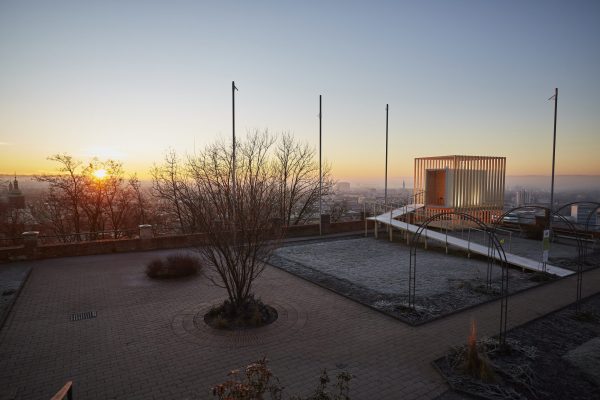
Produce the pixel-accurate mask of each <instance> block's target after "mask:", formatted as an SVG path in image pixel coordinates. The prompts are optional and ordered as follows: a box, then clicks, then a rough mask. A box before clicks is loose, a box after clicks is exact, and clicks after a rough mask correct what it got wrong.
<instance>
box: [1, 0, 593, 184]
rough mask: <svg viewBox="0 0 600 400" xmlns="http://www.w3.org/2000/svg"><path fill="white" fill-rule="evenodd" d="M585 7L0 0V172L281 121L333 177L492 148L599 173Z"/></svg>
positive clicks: (377, 173)
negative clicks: (57, 157)
mask: <svg viewBox="0 0 600 400" xmlns="http://www.w3.org/2000/svg"><path fill="white" fill-rule="evenodd" d="M599 20H600V2H598V1H577V0H575V1H541V0H540V1H523V0H520V1H459V0H457V1H441V0H440V1H429V0H424V1H412V2H403V1H390V2H387V1H362V2H354V1H252V2H249V1H236V2H233V1H218V2H214V1H212V2H202V1H178V0H174V1H163V2H159V1H149V0H146V1H130V0H120V1H110V0H104V1H97V2H96V1H84V2H82V1H61V0H54V1H37V2H36V1H27V0H18V1H11V0H0V173H13V172H16V173H17V174H34V173H42V172H51V171H52V170H53V168H54V164H53V163H52V162H50V161H47V160H46V158H47V157H48V156H50V155H53V154H56V153H68V154H70V155H72V156H74V157H76V158H80V159H82V160H84V161H85V160H87V159H89V158H90V157H93V156H98V157H100V158H107V157H110V158H113V159H118V160H120V161H122V162H123V163H124V166H125V169H126V170H127V171H128V172H137V173H138V174H139V175H141V176H142V177H146V176H148V171H149V169H150V168H151V166H152V164H153V163H155V162H160V160H161V158H162V157H163V155H164V153H165V152H166V151H167V150H168V149H169V148H172V149H175V150H176V151H178V152H179V153H181V154H185V153H191V152H193V151H194V149H201V148H202V147H204V146H205V145H206V144H208V143H211V142H213V141H215V140H217V139H219V138H224V139H229V138H230V137H231V82H232V81H235V82H236V86H237V87H238V88H239V91H238V92H236V129H237V133H238V135H243V134H244V132H247V131H252V130H255V129H259V130H264V129H268V130H269V131H270V132H271V133H272V134H274V135H277V134H280V133H281V132H284V131H288V132H292V133H293V134H294V135H295V136H296V137H297V138H298V139H299V140H301V141H306V142H308V143H309V144H310V145H312V146H314V147H315V149H316V148H317V146H318V134H319V131H318V126H319V125H318V122H319V121H318V112H319V111H318V106H319V95H322V96H323V141H322V151H323V157H324V158H325V159H326V160H327V161H328V162H329V163H330V164H331V165H332V167H333V173H334V176H335V177H336V178H337V179H339V180H349V181H355V182H365V181H369V182H375V183H377V182H379V181H381V182H383V177H384V159H385V106H386V104H389V160H390V161H389V176H390V181H391V185H392V186H393V185H394V183H395V184H400V182H401V180H402V179H407V178H408V177H410V176H412V174H413V159H414V158H415V157H423V156H435V155H447V154H469V155H490V156H505V157H507V174H509V175H549V174H550V168H551V160H552V131H553V116H554V103H553V101H549V100H548V98H550V97H551V96H552V95H553V94H554V88H559V101H558V128H557V152H556V173H557V174H563V175H565V174H566V175H571V174H578V175H600V157H599V154H600V135H599V133H600V132H599V129H600V76H599V73H600V46H599V43H600V24H599V23H598V21H599Z"/></svg>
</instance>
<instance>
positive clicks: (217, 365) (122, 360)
mask: <svg viewBox="0 0 600 400" xmlns="http://www.w3.org/2000/svg"><path fill="white" fill-rule="evenodd" d="M165 253H166V252H146V253H129V254H119V255H103V256H92V257H77V258H65V259H53V260H44V261H37V262H31V263H24V264H28V265H31V266H32V267H33V271H32V273H31V276H30V277H29V280H28V282H27V284H26V285H25V287H24V289H23V291H22V292H21V296H20V297H19V299H18V300H17V302H16V303H15V305H14V307H13V310H12V312H11V314H10V316H9V318H8V320H7V321H6V324H5V326H4V328H3V329H2V331H0V399H48V398H50V396H51V395H52V394H53V393H54V392H55V391H57V390H58V389H59V388H60V387H61V386H62V385H63V384H64V383H65V382H66V381H67V380H73V381H74V382H75V385H74V392H75V398H76V399H78V400H79V399H138V398H139V399H151V398H157V399H165V398H169V399H209V398H212V397H211V396H210V395H209V392H208V391H209V388H210V387H211V386H212V385H214V384H216V383H219V382H222V381H223V380H225V378H226V373H227V371H229V370H231V369H233V368H237V367H240V366H243V365H246V364H247V363H248V362H250V361H253V360H255V359H257V358H259V357H262V356H263V355H266V356H267V357H268V358H269V359H270V360H271V367H272V370H273V371H274V372H275V373H276V375H278V376H279V377H280V379H281V382H282V384H283V385H284V386H286V387H287V393H289V394H303V395H305V394H308V393H309V391H310V390H311V388H313V387H315V386H316V383H317V381H318V376H319V373H320V369H321V368H324V367H326V368H328V369H335V368H337V367H340V368H346V369H348V370H350V371H351V372H352V373H353V374H355V375H356V378H355V379H354V380H352V382H351V388H352V389H351V393H352V398H353V399H374V398H377V399H416V398H419V399H420V398H433V397H435V396H437V395H439V394H440V393H442V392H443V391H445V390H446V389H447V386H446V385H445V383H444V382H443V381H442V379H441V377H440V376H439V375H438V374H437V373H436V371H435V370H434V369H433V368H432V367H431V364H430V363H431V361H432V360H434V359H436V358H438V357H440V356H442V355H443V354H444V353H445V352H446V351H447V350H448V347H449V346H450V345H458V344H462V343H464V342H465V340H466V337H467V335H468V329H469V322H470V320H471V318H475V319H476V320H477V322H478V326H479V331H480V332H481V334H482V335H492V334H495V333H496V330H497V328H498V324H499V321H498V313H499V307H500V306H499V303H498V302H494V303H488V304H485V305H482V306H479V307H477V308H474V309H471V310H468V311H465V312H462V313H459V314H456V315H453V316H450V317H447V318H444V319H440V320H437V321H434V322H432V323H429V324H426V325H424V326H420V327H410V326H408V325H406V324H404V323H402V322H399V321H397V320H395V319H392V318H389V317H387V316H385V315H383V314H381V313H378V312H376V311H373V310H371V309H369V308H367V307H364V306H362V305H360V304H358V303H355V302H353V301H351V300H348V299H346V298H344V297H341V296H339V295H336V294H334V293H332V292H330V291H328V290H326V289H323V288H321V287H318V286H315V285H313V284H311V283H308V282H306V281H304V280H302V279H300V278H297V277H295V276H293V275H290V274H288V273H286V272H283V271H280V270H277V269H275V268H268V269H267V270H265V273H264V275H263V276H262V277H261V278H260V279H259V280H258V281H257V284H256V290H255V291H256V293H257V294H258V295H260V296H261V297H262V298H263V300H265V301H266V302H267V303H270V304H273V305H274V306H275V307H276V308H277V309H278V311H279V315H280V318H279V319H278V321H277V322H275V323H274V324H272V325H271V326H269V327H266V328H261V329H260V330H254V331H248V332H236V333H229V334H224V333H221V332H215V331H213V330H211V329H207V328H206V327H205V326H203V324H202V322H201V321H200V322H199V321H195V320H194V316H195V315H196V314H197V313H198V312H202V311H203V310H205V309H207V308H208V307H209V306H210V304H212V303H216V302H218V301H219V300H220V299H222V298H223V297H224V292H223V291H222V289H218V288H215V287H212V286H209V284H208V282H207V280H206V278H203V277H197V278H192V279H188V280H183V281H166V282H164V281H163V282H156V281H150V280H148V279H147V278H146V276H145V275H144V273H143V270H144V265H145V263H146V262H147V261H148V260H150V259H151V258H153V257H156V256H157V255H160V254H165ZM1 267H2V266H0V268H1ZM599 291H600V270H594V271H590V272H588V273H586V275H585V276H584V295H589V294H592V293H596V292H599ZM574 295H575V279H574V277H569V278H565V279H564V280H561V281H559V282H556V283H552V284H548V285H544V286H542V287H538V288H535V289H532V290H530V291H528V292H525V293H521V294H518V295H515V296H513V297H511V299H510V301H509V307H510V314H509V324H510V326H515V325H519V324H522V323H524V322H526V321H528V320H531V319H533V318H536V317H538V316H541V315H544V314H546V313H548V312H550V311H552V310H555V309H557V308H560V307H563V306H565V305H567V304H569V303H571V302H572V301H573V299H574ZM85 311H97V318H95V319H90V320H83V321H77V322H71V321H70V315H71V313H74V312H85ZM195 322H197V324H195Z"/></svg>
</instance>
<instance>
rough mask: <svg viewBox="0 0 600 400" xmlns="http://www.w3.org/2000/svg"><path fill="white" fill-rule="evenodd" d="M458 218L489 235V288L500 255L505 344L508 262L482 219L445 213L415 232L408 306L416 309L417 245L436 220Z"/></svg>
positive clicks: (433, 218)
mask: <svg viewBox="0 0 600 400" xmlns="http://www.w3.org/2000/svg"><path fill="white" fill-rule="evenodd" d="M450 215H453V216H458V217H460V219H463V220H467V221H471V222H474V223H476V224H477V225H478V226H479V228H481V230H483V231H484V232H486V233H487V238H488V275H487V279H488V287H489V286H490V285H491V275H492V273H491V270H492V266H493V263H494V257H493V256H494V255H495V252H497V253H498V258H499V259H500V266H501V270H502V274H501V276H502V281H501V289H500V333H499V334H498V340H499V342H500V343H502V344H504V342H505V339H506V330H507V320H508V262H507V259H506V254H505V252H504V248H503V247H502V243H501V242H500V241H499V240H498V238H497V237H496V233H495V231H494V230H490V228H489V227H488V225H486V224H485V223H484V222H483V221H482V220H481V219H479V218H477V217H474V216H472V215H470V214H467V213H464V212H457V211H445V212H441V213H438V214H435V215H432V216H431V217H429V218H427V219H426V220H425V221H423V223H421V225H419V228H418V229H417V231H416V232H415V234H414V235H413V237H412V241H411V245H410V264H409V279H408V306H409V307H410V308H414V307H415V289H416V269H417V244H418V243H419V239H420V237H421V234H422V233H423V231H424V230H425V229H426V228H427V227H428V226H429V224H430V223H431V222H433V221H436V220H441V219H443V218H445V217H447V216H450Z"/></svg>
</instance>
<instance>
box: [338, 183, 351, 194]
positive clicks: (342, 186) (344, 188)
mask: <svg viewBox="0 0 600 400" xmlns="http://www.w3.org/2000/svg"><path fill="white" fill-rule="evenodd" d="M335 190H336V191H338V192H349V191H350V182H338V183H337V184H336V185H335Z"/></svg>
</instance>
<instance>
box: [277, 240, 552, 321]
mask: <svg viewBox="0 0 600 400" xmlns="http://www.w3.org/2000/svg"><path fill="white" fill-rule="evenodd" d="M409 252H410V248H409V247H408V246H407V245H405V244H403V243H399V242H393V243H392V242H389V241H387V240H382V239H379V240H376V239H374V238H348V239H345V240H337V241H324V242H313V243H308V244H307V243H301V244H297V245H288V246H286V247H283V248H280V249H278V250H277V251H276V252H275V254H274V255H273V256H272V257H271V259H270V261H269V263H270V264H271V265H273V266H275V267H278V268H281V269H283V270H285V271H288V272H290V273H293V274H295V275H298V276H300V277H302V278H304V279H307V280H309V281H311V282H314V283H316V284H319V285H321V286H324V287H326V288H328V289H331V290H333V291H335V292H337V293H340V294H342V295H344V296H346V297H349V298H351V299H353V300H355V301H358V302H360V303H362V304H365V305H368V306H370V307H373V308H375V309H378V310H379V311H382V312H384V313H386V314H388V315H391V316H393V317H396V318H399V319H401V320H402V321H405V322H407V323H410V324H415V325H417V324H421V323H424V322H427V321H431V320H433V319H435V318H439V317H441V316H444V315H448V314H450V313H453V312H456V311H458V310H463V309H465V308H468V307H472V306H475V305H477V304H481V303H483V302H486V301H490V300H493V299H496V298H498V297H499V292H500V284H501V278H500V277H501V269H500V267H499V266H493V273H492V276H493V278H492V286H491V288H489V289H488V288H487V287H486V282H485V279H486V278H485V277H486V272H487V261H486V260H482V259H477V258H470V259H469V258H467V257H465V256H464V255H463V254H458V255H457V254H445V252H444V251H443V250H441V249H440V248H439V247H438V248H436V247H433V246H431V245H430V246H429V249H428V250H423V249H420V250H418V252H417V274H416V302H415V303H416V307H415V309H414V310H413V309H409V308H407V307H406V305H407V300H408V277H409V264H410V262H409ZM537 278H539V276H538V275H536V274H532V273H527V272H526V273H523V272H521V271H520V270H516V269H512V268H511V269H510V270H509V289H510V290H509V291H510V292H511V293H514V292H516V291H520V290H524V289H527V288H530V287H533V286H536V285H538V284H540V279H537ZM543 278H545V277H543ZM542 280H544V279H542Z"/></svg>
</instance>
